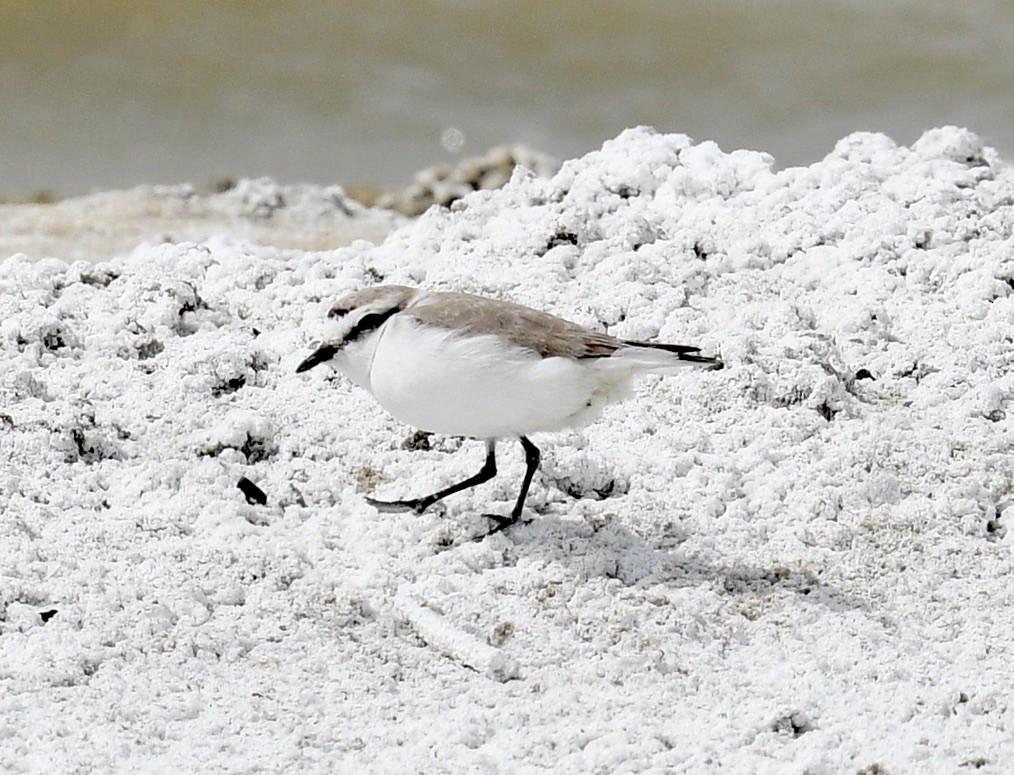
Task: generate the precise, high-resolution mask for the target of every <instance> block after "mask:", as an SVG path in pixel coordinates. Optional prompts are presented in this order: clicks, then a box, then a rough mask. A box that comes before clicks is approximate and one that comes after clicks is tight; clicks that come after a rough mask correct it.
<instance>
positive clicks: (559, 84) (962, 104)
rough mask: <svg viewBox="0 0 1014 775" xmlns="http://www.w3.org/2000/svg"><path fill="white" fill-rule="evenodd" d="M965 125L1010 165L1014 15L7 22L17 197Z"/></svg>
mask: <svg viewBox="0 0 1014 775" xmlns="http://www.w3.org/2000/svg"><path fill="white" fill-rule="evenodd" d="M948 123H954V124H960V125H964V126H968V127H970V128H971V129H973V130H974V131H976V132H978V133H979V134H981V135H982V136H983V137H984V138H985V140H986V141H987V142H988V143H990V144H992V145H994V146H996V147H997V148H999V149H1000V150H1001V152H1002V153H1004V155H1005V156H1006V157H1007V158H1008V159H1012V160H1014V3H1011V2H1009V0H897V1H894V2H892V1H891V0H879V1H878V0H751V1H750V2H743V1H742V0H736V1H735V2H734V1H733V0H684V1H683V2H678V3H677V2H671V1H669V2H662V1H661V0H659V1H657V2H656V1H654V0H640V1H638V0H633V1H630V0H628V1H627V2H620V1H619V0H565V1H558V2H554V3H545V4H537V3H533V2H524V1H522V0H503V1H501V2H496V3H494V2H479V0H417V2H412V3H403V2H395V0H364V1H363V2H357V3H340V2H324V0H285V1H284V2H282V0H264V1H263V2H250V1H249V0H222V1H221V2H213V3H209V2H205V1H202V2H197V1H196V0H177V1H176V2H173V3H163V2H152V1H151V0H94V1H93V2H89V3H80V2H69V1H67V0H51V1H50V0H47V2H38V1H37V0H6V1H5V2H3V3H0V196H3V195H8V196H13V195H26V194H30V193H32V192H34V191H37V190H40V189H49V190H52V191H54V192H55V193H57V194H61V195H63V194H73V193H81V192H84V191H89V190H94V189H105V188H113V187H125V186H130V185H134V184H138V183H158V182H182V181H189V182H194V183H206V182H208V181H210V180H212V179H213V178H215V177H218V176H258V175H271V176H273V177H275V178H277V179H279V180H281V181H283V182H297V181H308V182H320V183H327V182H342V183H360V182H365V183H375V184H379V185H392V184H398V183H403V182H407V181H408V180H409V179H410V178H411V175H412V173H413V172H414V171H415V170H417V169H420V168H422V167H425V166H428V165H430V164H433V163H436V162H439V161H454V160H456V159H457V158H460V157H463V156H469V155H477V154H480V153H482V152H484V151H485V150H487V149H488V148H489V147H491V146H493V145H497V144H502V143H516V142H521V143H525V144H527V145H530V146H532V147H534V148H535V149H537V150H541V151H545V152H548V153H551V154H553V155H555V156H558V157H560V158H566V157H570V156H574V155H577V154H581V153H583V152H585V151H588V150H590V149H592V148H596V147H598V146H599V145H600V144H601V143H602V142H603V141H604V140H606V139H608V138H610V137H612V136H614V135H615V134H617V133H618V132H619V131H620V130H621V129H623V128H624V127H627V126H632V125H635V124H652V125H654V126H655V127H657V128H658V129H659V130H662V131H667V132H686V133H687V134H690V135H691V136H693V137H694V138H696V139H698V140H704V139H712V140H715V141H717V142H718V143H719V144H720V145H721V146H722V147H723V148H725V149H726V150H731V149H733V148H741V147H745V148H752V149H758V150H764V151H768V152H770V153H771V154H773V155H774V156H775V158H776V161H777V164H778V165H779V166H788V165H793V164H802V163H806V162H809V161H812V160H815V159H818V158H820V157H822V156H824V155H825V154H826V153H828V152H829V151H830V150H831V148H832V147H833V145H834V142H835V141H836V140H837V139H839V138H840V137H842V136H843V135H845V134H847V133H848V132H850V131H853V130H857V129H864V130H873V131H882V132H886V133H888V134H890V135H891V136H892V137H894V139H895V140H897V141H898V142H904V143H909V142H911V141H912V140H914V139H915V138H916V137H918V136H919V134H920V133H921V132H922V131H923V130H925V129H928V128H930V127H933V126H939V125H942V124H948Z"/></svg>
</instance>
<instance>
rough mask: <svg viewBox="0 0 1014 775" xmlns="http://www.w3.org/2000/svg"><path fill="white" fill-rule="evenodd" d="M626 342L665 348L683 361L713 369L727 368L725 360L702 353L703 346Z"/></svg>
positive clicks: (635, 345) (639, 345) (657, 348)
mask: <svg viewBox="0 0 1014 775" xmlns="http://www.w3.org/2000/svg"><path fill="white" fill-rule="evenodd" d="M623 343H624V344H628V345H632V346H633V347H652V348H654V349H656V350H665V351H666V352H670V353H672V354H673V355H675V356H676V357H678V358H679V359H680V360H681V361H689V362H690V363H703V364H706V365H708V366H710V367H711V368H710V370H711V371H718V370H719V369H724V368H725V362H724V361H723V360H722V359H721V358H719V357H717V356H712V355H701V348H700V347H695V346H694V345H692V344H665V343H663V342H631V341H624V342H623Z"/></svg>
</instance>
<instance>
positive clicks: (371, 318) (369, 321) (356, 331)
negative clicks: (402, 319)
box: [345, 307, 400, 342]
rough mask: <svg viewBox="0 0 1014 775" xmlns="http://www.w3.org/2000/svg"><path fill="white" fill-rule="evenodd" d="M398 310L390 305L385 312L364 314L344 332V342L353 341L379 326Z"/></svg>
mask: <svg viewBox="0 0 1014 775" xmlns="http://www.w3.org/2000/svg"><path fill="white" fill-rule="evenodd" d="M398 312H400V310H399V309H398V308H397V307H392V308H391V309H389V310H387V311H386V312H371V313H370V314H369V315H365V316H364V317H363V319H362V320H360V321H359V322H358V323H356V324H355V325H354V326H352V330H351V331H349V332H348V333H347V334H345V341H346V342H354V341H355V340H356V339H358V338H359V337H360V336H362V335H363V334H366V333H369V332H370V331H374V330H376V329H378V328H380V327H381V326H382V325H384V323H385V322H386V321H387V319H388V318H389V317H391V315H394V314H397V313H398Z"/></svg>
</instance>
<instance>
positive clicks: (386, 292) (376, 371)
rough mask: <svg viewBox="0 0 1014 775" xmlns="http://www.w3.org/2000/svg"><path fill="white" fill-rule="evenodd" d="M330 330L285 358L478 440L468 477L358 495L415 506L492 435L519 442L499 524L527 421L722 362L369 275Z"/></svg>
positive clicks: (525, 483)
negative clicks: (405, 496)
mask: <svg viewBox="0 0 1014 775" xmlns="http://www.w3.org/2000/svg"><path fill="white" fill-rule="evenodd" d="M328 316H329V317H330V318H332V319H334V320H336V321H337V324H338V325H339V329H338V330H339V331H340V334H339V335H338V336H337V338H334V339H332V340H331V341H328V342H325V343H324V344H323V345H322V346H320V347H318V348H317V349H316V350H315V351H314V352H313V353H312V354H311V355H310V356H309V357H308V358H307V359H306V360H304V361H303V362H302V363H300V364H299V366H298V367H297V368H296V371H297V372H303V371H307V370H309V369H312V368H313V367H314V366H317V365H319V364H321V363H327V364H329V365H331V366H333V367H334V368H335V369H337V370H338V371H340V372H341V373H343V374H345V375H346V376H347V377H349V378H350V379H351V380H352V381H353V382H354V383H355V384H357V385H359V386H360V387H362V388H364V389H365V390H368V391H369V392H370V393H371V394H372V395H373V397H374V398H375V399H377V401H378V402H379V403H380V405H381V406H382V407H384V409H386V410H387V411H388V412H390V413H391V414H392V415H393V416H394V417H395V418H397V419H398V420H400V421H401V422H404V423H406V424H408V425H413V426H415V427H416V428H419V429H421V430H426V431H433V432H435V433H442V434H446V435H450V436H471V437H473V438H478V439H484V440H485V442H486V462H485V464H484V465H483V466H482V470H480V471H479V472H478V473H477V474H475V476H471V477H469V478H468V479H465V480H464V481H461V482H458V483H456V484H452V485H451V486H450V487H447V488H445V489H443V490H440V491H439V492H435V493H433V494H431V495H426V496H424V497H421V498H413V499H410V500H403V501H378V500H374V499H373V498H367V500H368V501H369V503H370V504H372V505H373V506H376V507H378V508H380V509H382V510H388V511H401V510H413V511H415V512H416V513H422V512H423V511H425V510H426V509H427V508H428V507H430V506H432V505H433V504H434V503H436V502H437V501H438V500H440V499H441V498H445V497H447V496H448V495H451V494H452V493H456V492H460V491H461V490H464V489H467V488H469V487H474V486H475V485H477V484H481V483H482V482H485V481H488V480H489V479H492V478H493V477H494V476H495V475H496V456H495V452H496V441H497V439H500V438H504V437H509V436H513V437H515V438H517V439H519V440H520V441H521V446H522V447H523V448H524V451H525V461H526V463H527V470H526V471H525V476H524V479H523V480H522V482H521V493H520V494H519V495H518V499H517V503H516V504H515V505H514V509H513V510H512V511H511V513H510V516H509V517H498V516H492V517H491V518H492V519H493V520H494V521H496V523H497V526H496V527H495V528H494V530H493V532H496V531H497V530H502V529H503V528H505V527H507V526H508V525H511V524H513V523H514V522H515V521H517V519H518V517H519V516H521V509H522V507H523V506H524V503H525V496H526V495H527V494H528V487H529V485H530V484H531V482H532V476H534V474H535V470H536V469H537V468H538V466H539V449H538V447H536V446H535V445H534V444H532V442H531V441H530V440H529V439H528V434H530V433H534V432H536V431H553V430H560V429H561V428H565V427H568V426H574V425H580V424H583V423H586V422H588V421H590V420H591V419H593V418H594V416H595V415H596V414H597V413H598V411H599V410H601V408H602V407H603V406H605V404H607V403H609V402H610V401H613V400H616V399H618V398H622V397H623V396H624V395H625V394H626V393H627V391H628V388H629V387H630V383H631V382H632V380H633V378H634V377H635V376H637V375H638V374H644V373H647V372H651V371H670V370H673V369H677V368H681V367H686V366H704V367H709V368H711V369H720V368H722V362H721V360H719V359H718V358H712V357H708V356H706V355H701V352H700V348H698V347H692V346H689V345H682V344H658V343H655V342H629V341H625V340H622V339H617V338H615V337H612V336H609V335H607V334H601V333H596V332H595V331H590V330H588V329H586V328H584V327H582V326H579V325H577V324H576V323H571V322H569V321H567V320H563V319H562V318H558V317H555V316H553V315H549V314H547V313H545V312H539V311H537V310H534V309H529V308H528V307H523V306H521V305H520V304H513V303H511V302H507V301H496V300H494V299H487V298H483V297H481V296H472V295H469V294H465V293H445V292H439V293H437V292H429V291H422V290H418V289H415V288H407V287H405V286H403V285H381V286H377V287H374V288H367V289H365V290H362V291H359V292H357V293H353V294H351V295H349V296H346V297H345V298H343V299H341V300H339V301H338V302H337V303H336V304H335V305H334V306H333V307H332V308H331V311H330V312H329V313H328Z"/></svg>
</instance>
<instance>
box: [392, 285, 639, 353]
mask: <svg viewBox="0 0 1014 775" xmlns="http://www.w3.org/2000/svg"><path fill="white" fill-rule="evenodd" d="M402 314H406V315H412V316H413V317H415V318H416V319H417V320H419V321H421V322H423V323H426V324H428V325H434V326H442V327H444V328H450V329H455V330H459V331H461V332H463V333H468V334H493V335H495V336H499V337H502V338H504V339H506V340H507V341H508V342H513V343H514V344H516V345H518V346H519V347H526V348H528V349H529V350H534V351H535V352H537V353H539V355H541V356H543V357H544V358H549V357H552V356H560V357H564V358H596V357H603V356H606V355H612V353H614V352H615V351H616V350H617V349H618V348H620V347H622V346H623V342H621V341H620V340H619V339H616V338H615V337H612V336H609V335H608V334H600V333H596V332H595V331H589V330H588V329H587V328H584V327H583V326H579V325H578V324H577V323H571V322H570V321H569V320H564V319H563V318H558V317H556V316H555V315H550V314H549V313H547V312H539V311H538V310H534V309H530V308H529V307H525V306H522V305H521V304H514V303H513V302H509V301H497V300H496V299H485V298H483V297H481V296H472V295H470V294H465V293H432V294H429V295H428V296H426V297H425V298H424V299H422V300H420V301H419V302H417V303H416V304H412V305H410V306H409V307H408V308H407V309H405V310H404V312H403V313H402Z"/></svg>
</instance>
